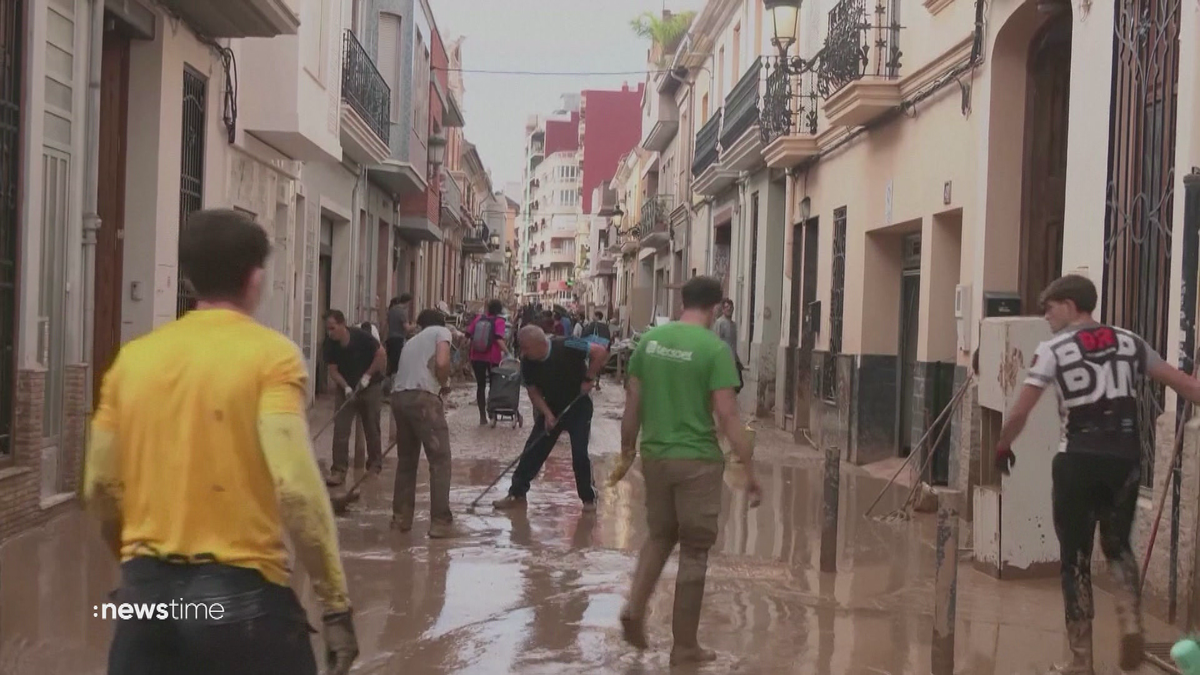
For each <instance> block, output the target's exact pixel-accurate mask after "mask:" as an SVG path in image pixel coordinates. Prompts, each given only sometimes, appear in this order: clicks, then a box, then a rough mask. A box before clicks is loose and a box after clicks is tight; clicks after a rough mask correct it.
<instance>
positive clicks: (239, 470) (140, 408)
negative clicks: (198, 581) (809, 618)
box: [93, 309, 307, 585]
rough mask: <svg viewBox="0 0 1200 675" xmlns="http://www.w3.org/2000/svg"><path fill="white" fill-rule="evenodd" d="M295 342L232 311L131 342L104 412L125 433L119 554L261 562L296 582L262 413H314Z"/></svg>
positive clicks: (104, 393) (112, 374)
mask: <svg viewBox="0 0 1200 675" xmlns="http://www.w3.org/2000/svg"><path fill="white" fill-rule="evenodd" d="M306 385H307V371H306V369H305V367H304V361H303V359H302V358H301V355H300V352H299V350H298V349H297V347H296V345H295V343H293V342H291V341H290V340H288V339H287V338H286V337H284V336H283V335H281V334H279V333H276V332H275V331H273V330H271V329H269V328H266V327H264V326H262V325H260V324H258V323H257V322H255V321H254V319H252V318H250V317H249V316H245V315H243V314H239V313H237V312H234V311H230V310H221V309H209V310H196V311H193V312H190V313H188V314H187V315H185V316H184V317H183V318H181V319H179V320H178V321H174V322H172V323H169V324H167V325H165V326H162V327H160V328H158V329H157V330H155V331H153V332H151V333H150V334H148V335H146V336H144V337H141V338H139V339H137V340H134V341H132V342H130V343H128V344H126V345H125V346H124V347H123V348H122V349H121V351H120V354H119V355H118V357H117V359H116V362H115V363H114V364H113V366H112V368H111V369H110V370H109V372H108V374H107V375H106V376H105V378H104V383H103V386H102V388H101V394H100V405H99V407H98V409H97V412H96V416H95V419H94V422H93V423H94V428H95V429H96V430H97V431H101V432H109V433H112V434H113V436H115V439H116V440H115V443H116V448H115V451H116V462H115V466H116V467H118V468H117V469H116V471H117V479H118V481H119V485H120V490H121V494H122V499H121V504H122V513H121V521H122V525H123V526H122V531H121V559H122V560H128V559H130V558H132V557H135V556H140V555H149V556H157V557H167V558H175V559H177V560H179V561H180V562H209V561H212V562H220V563H223V564H227V565H235V566H239V567H248V568H252V569H256V570H258V571H259V572H261V573H262V574H263V576H265V577H266V578H267V579H268V580H269V581H271V582H274V583H277V584H282V585H286V584H287V583H288V575H289V568H288V557H287V550H286V548H285V547H284V543H283V522H282V519H281V517H280V510H279V505H278V499H277V496H276V490H275V486H274V481H273V479H272V475H271V472H270V470H269V468H268V465H267V461H266V459H265V458H264V455H263V450H262V447H261V444H260V441H259V436H258V426H257V425H258V419H259V416H260V415H261V414H271V413H296V414H299V415H303V414H304V405H305V404H304V401H305V388H306Z"/></svg>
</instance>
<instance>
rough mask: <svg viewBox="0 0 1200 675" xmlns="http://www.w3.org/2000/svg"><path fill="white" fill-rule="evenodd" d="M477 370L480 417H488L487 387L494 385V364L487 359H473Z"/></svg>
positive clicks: (473, 366) (476, 386)
mask: <svg viewBox="0 0 1200 675" xmlns="http://www.w3.org/2000/svg"><path fill="white" fill-rule="evenodd" d="M471 368H473V369H474V370H475V404H476V405H478V406H479V418H480V419H486V418H487V388H488V387H490V386H491V385H492V368H493V366H492V364H490V363H488V362H487V361H472V362H471Z"/></svg>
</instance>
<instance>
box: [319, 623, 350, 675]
mask: <svg viewBox="0 0 1200 675" xmlns="http://www.w3.org/2000/svg"><path fill="white" fill-rule="evenodd" d="M321 621H322V623H323V624H324V628H325V630H324V631H323V633H324V635H323V637H324V638H325V663H326V666H327V667H328V671H327V672H328V673H329V675H348V674H349V673H350V667H351V666H352V665H354V659H356V658H358V638H357V637H356V636H355V634H354V619H353V618H352V616H351V613H350V612H339V613H337V614H326V615H325V616H324V617H322V618H321Z"/></svg>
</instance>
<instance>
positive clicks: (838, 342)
mask: <svg viewBox="0 0 1200 675" xmlns="http://www.w3.org/2000/svg"><path fill="white" fill-rule="evenodd" d="M845 293H846V207H844V206H843V207H840V208H838V209H835V210H834V212H833V285H832V287H831V288H830V290H829V354H828V356H827V357H826V359H825V364H824V372H822V374H821V388H822V391H821V393H822V395H823V398H824V399H825V400H826V401H830V402H833V401H836V400H837V395H838V377H837V361H838V356H840V355H841V353H842V302H843V299H844V296H845Z"/></svg>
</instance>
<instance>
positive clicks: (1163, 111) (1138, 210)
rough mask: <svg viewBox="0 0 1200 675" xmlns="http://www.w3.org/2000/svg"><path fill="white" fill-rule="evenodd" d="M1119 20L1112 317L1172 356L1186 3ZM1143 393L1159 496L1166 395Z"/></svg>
mask: <svg viewBox="0 0 1200 675" xmlns="http://www.w3.org/2000/svg"><path fill="white" fill-rule="evenodd" d="M1115 12H1116V20H1115V24H1114V35H1113V63H1114V68H1113V89H1112V101H1111V116H1110V119H1111V122H1110V127H1109V146H1108V197H1107V204H1106V209H1105V211H1106V214H1105V223H1104V237H1105V240H1104V282H1103V284H1104V293H1103V297H1104V305H1103V317H1104V320H1105V321H1106V322H1108V323H1111V324H1114V325H1117V326H1121V327H1123V328H1127V329H1129V330H1132V331H1134V332H1135V333H1137V334H1138V335H1140V336H1142V337H1143V338H1144V339H1145V340H1146V342H1147V343H1149V345H1150V347H1151V348H1152V349H1154V350H1156V351H1158V352H1159V353H1160V354H1165V353H1166V351H1167V348H1168V345H1167V330H1168V327H1169V323H1170V321H1171V317H1170V316H1169V303H1170V293H1171V291H1170V289H1171V284H1170V273H1171V260H1170V257H1171V240H1172V234H1171V233H1172V221H1173V216H1174V214H1173V208H1172V206H1173V203H1174V184H1175V171H1174V166H1175V128H1176V122H1177V118H1176V109H1177V98H1178V83H1179V22H1180V3H1179V0H1121V1H1119V2H1117V3H1116V8H1115ZM1185 274H1186V272H1185ZM1192 274H1193V277H1194V275H1195V270H1193V271H1192ZM1142 386H1143V391H1142V395H1140V396H1139V397H1138V401H1139V405H1140V406H1141V410H1140V411H1139V412H1140V424H1141V438H1142V484H1143V485H1145V486H1147V487H1149V486H1151V484H1152V481H1153V477H1154V452H1155V440H1154V429H1155V424H1156V422H1157V418H1158V415H1159V414H1160V413H1161V412H1162V410H1163V402H1164V391H1163V387H1162V385H1158V384H1155V383H1153V382H1152V381H1150V379H1149V378H1145V379H1144V383H1143V385H1142Z"/></svg>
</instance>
